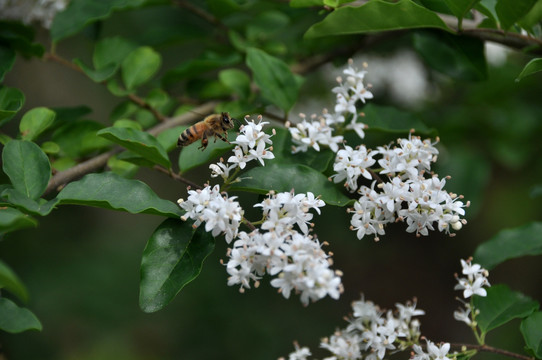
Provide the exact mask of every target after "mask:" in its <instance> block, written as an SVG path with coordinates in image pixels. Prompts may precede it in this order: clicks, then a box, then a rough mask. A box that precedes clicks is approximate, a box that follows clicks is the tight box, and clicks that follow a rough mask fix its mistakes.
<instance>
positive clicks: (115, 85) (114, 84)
mask: <svg viewBox="0 0 542 360" xmlns="http://www.w3.org/2000/svg"><path fill="white" fill-rule="evenodd" d="M107 90H109V91H110V92H111V94H113V95H115V96H119V97H123V96H126V95H130V94H131V93H132V90H126V89H125V88H123V87H122V86H121V84H119V82H118V81H117V79H115V78H112V79H109V81H107Z"/></svg>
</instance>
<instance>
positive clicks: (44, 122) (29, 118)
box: [19, 107, 56, 141]
mask: <svg viewBox="0 0 542 360" xmlns="http://www.w3.org/2000/svg"><path fill="white" fill-rule="evenodd" d="M55 115H56V114H55V112H54V111H53V110H50V109H47V108H45V107H37V108H34V109H32V110H29V111H27V112H26V113H25V114H24V115H23V118H22V119H21V123H20V124H19V131H20V132H21V135H22V138H23V140H30V141H32V140H34V139H36V138H37V137H38V135H39V134H41V133H42V132H44V131H45V130H47V129H48V128H49V126H51V125H52V124H53V122H54V121H55Z"/></svg>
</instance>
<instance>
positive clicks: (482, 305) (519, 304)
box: [472, 284, 539, 333]
mask: <svg viewBox="0 0 542 360" xmlns="http://www.w3.org/2000/svg"><path fill="white" fill-rule="evenodd" d="M472 300H473V302H474V307H475V308H476V309H477V310H480V314H479V315H478V316H477V317H476V321H477V322H478V326H479V327H480V329H481V330H482V332H483V333H487V332H488V331H490V330H493V329H495V328H497V327H499V326H501V325H503V324H506V323H507V322H509V321H510V320H512V319H516V318H524V317H526V316H529V314H531V313H532V312H533V311H536V310H537V309H538V307H539V304H538V302H536V301H534V300H533V299H531V298H530V297H528V296H525V295H523V294H522V293H520V292H517V291H512V290H510V289H509V288H508V287H507V286H506V285H501V284H499V285H493V286H492V287H490V288H488V289H487V296H485V297H483V296H474V297H473V299H472Z"/></svg>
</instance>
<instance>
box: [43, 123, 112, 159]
mask: <svg viewBox="0 0 542 360" xmlns="http://www.w3.org/2000/svg"><path fill="white" fill-rule="evenodd" d="M101 129H103V125H102V124H100V123H98V122H96V121H92V120H77V121H70V122H66V123H65V124H64V125H62V126H60V127H59V128H58V129H57V130H56V131H55V132H54V133H53V136H52V139H51V140H52V141H54V142H56V143H57V144H58V146H60V149H61V151H62V154H63V155H67V156H68V157H71V158H78V157H82V156H86V155H88V154H90V153H92V152H94V151H97V150H102V149H105V148H108V147H110V146H111V142H110V141H108V140H105V139H103V138H101V137H99V136H98V135H96V132H98V131H99V130H101Z"/></svg>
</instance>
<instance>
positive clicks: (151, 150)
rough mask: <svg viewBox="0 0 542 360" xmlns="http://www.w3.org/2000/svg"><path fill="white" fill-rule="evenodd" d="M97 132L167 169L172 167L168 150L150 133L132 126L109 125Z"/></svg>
mask: <svg viewBox="0 0 542 360" xmlns="http://www.w3.org/2000/svg"><path fill="white" fill-rule="evenodd" d="M97 134H98V135H99V136H102V137H104V138H106V139H108V140H111V141H113V142H115V143H117V144H119V145H122V146H123V147H125V148H126V149H128V150H131V151H133V152H135V153H136V154H139V155H141V156H142V157H144V158H145V159H147V160H150V161H152V162H154V163H156V164H160V165H162V166H163V167H165V168H167V169H169V168H170V167H171V162H170V161H169V157H168V155H167V152H166V150H165V149H164V148H163V147H162V145H160V143H159V142H158V140H156V138H155V137H154V136H152V135H151V134H149V133H146V132H143V131H139V130H135V129H131V128H120V127H109V128H105V129H102V130H100V131H98V133H97Z"/></svg>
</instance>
